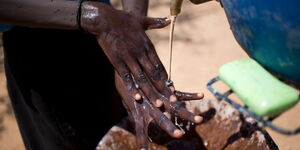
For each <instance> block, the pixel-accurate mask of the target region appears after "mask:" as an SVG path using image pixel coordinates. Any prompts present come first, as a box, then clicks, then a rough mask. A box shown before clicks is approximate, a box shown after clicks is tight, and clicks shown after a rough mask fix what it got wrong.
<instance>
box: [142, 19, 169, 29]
mask: <svg viewBox="0 0 300 150" xmlns="http://www.w3.org/2000/svg"><path fill="white" fill-rule="evenodd" d="M170 23H171V20H170V19H169V18H167V17H166V18H150V17H146V18H145V19H144V26H145V29H146V30H150V29H159V28H163V27H166V26H168V25H169V24H170Z"/></svg>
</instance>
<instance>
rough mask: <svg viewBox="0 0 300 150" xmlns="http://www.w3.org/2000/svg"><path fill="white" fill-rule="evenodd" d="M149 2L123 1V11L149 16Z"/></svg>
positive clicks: (146, 0) (139, 0)
mask: <svg viewBox="0 0 300 150" xmlns="http://www.w3.org/2000/svg"><path fill="white" fill-rule="evenodd" d="M148 2H149V1H148V0H122V5H123V10H125V11H127V12H131V13H134V14H138V15H145V16H146V15H147V10H148Z"/></svg>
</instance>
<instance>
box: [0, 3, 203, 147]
mask: <svg viewBox="0 0 300 150" xmlns="http://www.w3.org/2000/svg"><path fill="white" fill-rule="evenodd" d="M145 2H146V3H145ZM123 3H124V4H125V5H124V9H125V10H126V11H127V12H125V11H119V10H116V9H114V8H112V7H110V6H108V5H106V4H103V3H100V2H84V3H83V5H82V15H81V26H82V28H83V29H84V30H85V31H86V32H88V33H90V34H94V35H95V36H96V38H97V40H98V42H99V45H100V46H101V47H102V48H103V51H104V52H105V54H106V56H107V57H108V58H109V60H110V62H111V63H112V64H113V66H114V67H115V70H116V72H117V73H116V76H117V78H116V83H117V88H118V91H119V92H120V95H121V96H122V98H123V103H124V105H125V107H126V108H127V110H128V112H129V114H130V116H131V117H132V118H133V119H132V120H133V121H134V122H135V125H136V131H137V134H138V142H139V145H140V148H147V143H148V140H147V137H148V136H147V132H146V131H147V125H148V124H149V122H150V121H152V120H154V121H155V123H157V124H158V125H160V126H161V127H162V128H163V129H164V130H166V131H167V132H168V133H169V134H170V135H171V136H174V137H180V136H182V134H183V133H182V132H181V131H179V130H176V127H175V126H174V124H173V123H172V122H171V121H170V120H169V119H167V118H166V117H165V116H164V115H162V112H161V111H160V110H159V109H158V108H157V107H162V105H163V107H164V108H165V110H166V111H168V112H170V113H171V114H173V115H176V116H178V117H180V118H183V119H186V120H190V121H193V122H200V121H201V120H202V118H201V117H200V116H195V115H193V114H192V113H190V112H188V111H187V110H186V109H185V108H183V107H181V105H180V102H177V99H178V98H179V100H189V99H200V98H202V97H203V95H201V94H200V95H199V94H189V93H181V92H179V91H174V87H168V85H166V81H167V73H166V70H165V68H164V67H163V65H162V63H161V61H160V59H159V57H158V56H157V53H156V51H155V48H154V46H153V44H152V42H151V41H150V39H149V38H148V37H147V35H146V33H145V30H148V29H156V28H162V27H165V26H167V25H168V24H169V23H170V21H169V20H168V19H165V18H148V17H145V15H146V12H147V11H145V10H146V9H145V7H147V6H148V1H147V0H123ZM76 13H77V2H75V1H64V0H40V1H38V2H37V1H36V0H1V1H0V22H3V23H9V24H15V25H20V26H29V27H38V28H54V29H67V30H76V29H78V26H77V24H76ZM99 69H101V68H99ZM172 89H173V91H172ZM175 95H177V97H176V96H175ZM137 101H138V102H137Z"/></svg>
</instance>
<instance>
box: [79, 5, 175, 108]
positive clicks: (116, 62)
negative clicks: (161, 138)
mask: <svg viewBox="0 0 300 150" xmlns="http://www.w3.org/2000/svg"><path fill="white" fill-rule="evenodd" d="M169 23H170V20H168V19H166V18H149V17H145V16H138V15H134V14H131V13H127V12H124V11H119V10H115V9H114V8H112V7H110V6H108V5H105V4H103V3H97V2H84V3H83V5H82V17H81V25H82V27H83V29H84V30H86V31H87V32H89V33H92V34H95V35H96V37H97V40H98V42H99V44H100V45H101V47H102V48H103V51H104V52H105V54H106V56H107V57H108V58H109V60H110V62H111V63H112V64H113V66H114V67H115V69H116V71H117V72H118V74H119V75H120V77H121V78H122V80H123V82H124V84H125V85H126V88H127V89H128V91H129V93H130V94H131V96H132V97H134V98H135V99H136V100H139V99H141V94H140V93H139V92H138V89H137V88H136V86H135V83H134V81H133V78H132V77H134V79H135V81H136V83H137V84H138V87H139V88H140V89H141V90H142V91H143V93H144V94H145V95H146V96H147V97H148V98H149V100H150V101H151V102H152V103H153V104H154V105H155V106H158V107H159V106H161V105H162V104H163V102H162V99H163V98H165V97H167V98H172V97H173V99H172V100H173V101H176V98H174V97H175V96H174V94H173V93H172V91H170V89H169V88H168V87H167V86H166V85H165V82H166V80H167V73H166V71H165V68H164V67H163V65H162V63H161V61H160V59H159V57H158V56H157V53H156V51H155V48H154V46H153V44H152V42H151V41H150V39H149V38H148V37H147V35H146V33H145V30H147V29H155V28H162V27H165V26H167V25H168V24H169ZM163 95H164V96H163Z"/></svg>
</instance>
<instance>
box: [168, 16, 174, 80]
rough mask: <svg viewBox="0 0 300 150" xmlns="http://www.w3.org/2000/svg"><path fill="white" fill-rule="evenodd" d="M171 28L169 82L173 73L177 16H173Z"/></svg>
mask: <svg viewBox="0 0 300 150" xmlns="http://www.w3.org/2000/svg"><path fill="white" fill-rule="evenodd" d="M170 19H171V27H170V34H169V80H171V72H172V53H173V34H174V28H175V23H176V16H171V17H170Z"/></svg>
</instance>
